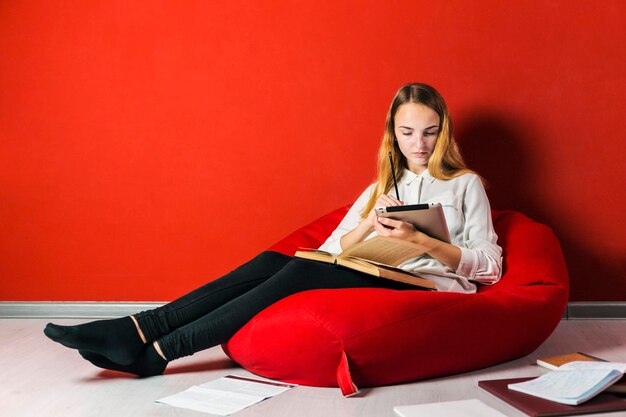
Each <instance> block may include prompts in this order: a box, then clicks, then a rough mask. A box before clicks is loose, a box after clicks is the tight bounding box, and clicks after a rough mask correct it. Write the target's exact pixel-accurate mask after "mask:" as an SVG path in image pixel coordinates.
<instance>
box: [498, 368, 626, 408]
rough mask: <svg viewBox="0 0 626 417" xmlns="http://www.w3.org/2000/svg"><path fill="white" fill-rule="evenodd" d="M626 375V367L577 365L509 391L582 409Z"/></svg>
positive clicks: (550, 373)
mask: <svg viewBox="0 0 626 417" xmlns="http://www.w3.org/2000/svg"><path fill="white" fill-rule="evenodd" d="M625 371H626V363H618V362H596V361H574V362H569V363H566V364H565V365H561V366H559V367H558V368H557V369H556V370H554V371H552V372H548V373H547V374H544V375H541V376H540V377H538V378H535V379H532V380H530V381H526V382H520V383H517V384H509V389H512V390H515V391H519V392H523V393H524V394H529V395H534V396H535V397H539V398H544V399H546V400H550V401H556V402H559V403H561V404H569V405H578V404H581V403H584V402H585V401H587V400H589V399H591V398H593V397H595V396H596V395H598V394H599V393H601V392H602V391H604V390H605V389H606V388H607V387H609V386H611V385H612V384H614V383H615V382H617V381H618V380H619V379H620V378H621V377H622V376H623V375H624V372H625Z"/></svg>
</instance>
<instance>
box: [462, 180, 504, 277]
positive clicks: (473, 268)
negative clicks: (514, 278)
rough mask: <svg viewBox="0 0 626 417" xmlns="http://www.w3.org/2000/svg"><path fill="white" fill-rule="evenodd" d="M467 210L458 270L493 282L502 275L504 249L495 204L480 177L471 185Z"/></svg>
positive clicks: (468, 188) (464, 205)
mask: <svg viewBox="0 0 626 417" xmlns="http://www.w3.org/2000/svg"><path fill="white" fill-rule="evenodd" d="M463 213H464V216H465V227H464V230H463V246H461V262H460V263H459V267H458V269H457V271H456V273H457V274H458V275H461V276H463V277H466V278H467V279H470V280H473V281H476V282H479V283H481V284H493V283H495V282H497V281H498V280H499V279H500V277H501V276H502V248H501V247H500V246H498V244H497V243H496V242H497V240H498V236H497V235H496V233H495V230H494V228H493V222H492V219H491V207H490V205H489V200H488V199H487V193H486V192H485V189H484V188H483V185H482V183H481V182H480V180H479V178H478V177H477V176H475V177H474V179H473V180H472V181H471V182H470V184H469V185H468V187H467V190H466V193H465V196H464V199H463Z"/></svg>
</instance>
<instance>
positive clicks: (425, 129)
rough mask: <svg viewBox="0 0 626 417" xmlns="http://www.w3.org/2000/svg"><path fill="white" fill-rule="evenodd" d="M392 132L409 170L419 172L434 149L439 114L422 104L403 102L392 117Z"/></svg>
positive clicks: (424, 167)
mask: <svg viewBox="0 0 626 417" xmlns="http://www.w3.org/2000/svg"><path fill="white" fill-rule="evenodd" d="M394 125H395V128H394V133H395V135H396V139H397V140H398V146H399V147H400V151H401V152H402V154H403V155H404V157H405V158H406V160H407V164H408V168H409V170H410V171H412V172H414V173H416V174H421V173H422V171H424V170H425V169H426V167H427V166H428V160H429V159H430V156H431V155H432V153H433V150H434V149H435V143H436V142H437V134H438V133H439V116H438V115H437V113H436V112H435V111H434V110H433V109H431V108H430V107H426V106H424V105H423V104H416V103H405V104H403V105H401V106H400V107H398V110H397V111H396V115H395V117H394Z"/></svg>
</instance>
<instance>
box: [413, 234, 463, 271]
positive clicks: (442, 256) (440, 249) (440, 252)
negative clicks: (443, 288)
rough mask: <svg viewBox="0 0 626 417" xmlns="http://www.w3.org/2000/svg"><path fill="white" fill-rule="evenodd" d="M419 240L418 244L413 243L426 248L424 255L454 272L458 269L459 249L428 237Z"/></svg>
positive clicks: (459, 260)
mask: <svg viewBox="0 0 626 417" xmlns="http://www.w3.org/2000/svg"><path fill="white" fill-rule="evenodd" d="M421 240H422V241H420V242H417V241H415V240H414V241H415V243H418V244H420V245H422V246H424V247H426V248H427V250H426V253H427V254H428V255H430V256H432V257H433V258H435V259H436V260H438V261H439V262H441V263H442V264H444V265H446V266H448V267H450V268H452V270H454V271H456V270H457V269H458V268H459V264H460V263H461V248H459V247H458V246H456V245H452V244H450V243H446V242H442V241H441V240H438V239H434V238H432V237H428V236H426V237H425V238H423V239H421Z"/></svg>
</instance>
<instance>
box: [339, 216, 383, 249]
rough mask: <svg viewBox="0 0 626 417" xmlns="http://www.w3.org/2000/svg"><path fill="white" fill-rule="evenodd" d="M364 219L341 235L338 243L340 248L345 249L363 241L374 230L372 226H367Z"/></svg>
mask: <svg viewBox="0 0 626 417" xmlns="http://www.w3.org/2000/svg"><path fill="white" fill-rule="evenodd" d="M366 220H367V219H365V220H363V221H361V223H359V225H358V226H357V227H355V228H354V229H352V230H351V231H350V232H348V233H346V234H345V235H343V236H341V239H340V242H339V243H340V245H341V249H342V250H346V249H348V248H349V247H351V246H353V245H356V244H357V243H359V242H363V241H364V240H365V238H366V237H367V236H368V235H369V234H370V233H372V232H373V231H374V228H373V227H370V226H368V224H367V222H366Z"/></svg>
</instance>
